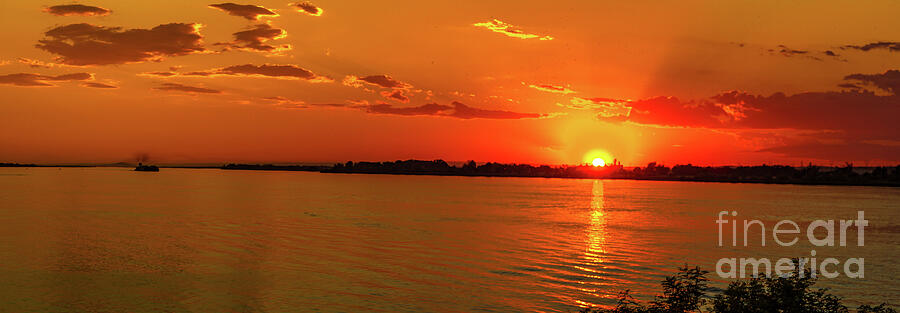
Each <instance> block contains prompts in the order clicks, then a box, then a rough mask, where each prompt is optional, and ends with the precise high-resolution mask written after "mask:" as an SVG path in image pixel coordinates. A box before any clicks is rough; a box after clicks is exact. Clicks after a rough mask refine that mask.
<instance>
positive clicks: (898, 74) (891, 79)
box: [844, 70, 900, 95]
mask: <svg viewBox="0 0 900 313" xmlns="http://www.w3.org/2000/svg"><path fill="white" fill-rule="evenodd" d="M844 79H845V80H855V81H858V82H860V83H863V84H871V85H874V86H875V87H878V88H880V89H882V90H884V91H887V92H890V93H893V94H894V95H898V94H900V71H898V70H889V71H887V72H884V74H851V75H847V76H846V77H844Z"/></svg>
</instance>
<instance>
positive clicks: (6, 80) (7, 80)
mask: <svg viewBox="0 0 900 313" xmlns="http://www.w3.org/2000/svg"><path fill="white" fill-rule="evenodd" d="M93 78H94V76H93V75H92V74H90V73H72V74H65V75H57V76H49V75H41V74H33V73H15V74H7V75H0V84H5V85H14V86H22V87H52V86H55V85H53V84H51V83H49V82H62V81H85V80H91V79H93Z"/></svg>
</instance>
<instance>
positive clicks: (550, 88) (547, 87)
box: [522, 82, 575, 95]
mask: <svg viewBox="0 0 900 313" xmlns="http://www.w3.org/2000/svg"><path fill="white" fill-rule="evenodd" d="M522 84H523V85H525V82H522ZM528 87H531V88H534V89H537V90H540V91H544V92H551V93H559V94H564V95H567V94H570V93H575V91H574V90H571V89H569V88H566V87H564V86H557V85H551V84H540V85H528Z"/></svg>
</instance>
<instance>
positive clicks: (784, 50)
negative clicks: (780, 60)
mask: <svg viewBox="0 0 900 313" xmlns="http://www.w3.org/2000/svg"><path fill="white" fill-rule="evenodd" d="M769 52H770V53H778V54H781V55H783V56H786V57H789V58H790V57H795V56H802V57H806V58H810V59H813V60H816V61H822V59H821V58H819V57H817V56H814V55H812V53H810V52H809V51H806V50H796V49H791V48H788V47H786V46H785V45H778V48H777V49H769Z"/></svg>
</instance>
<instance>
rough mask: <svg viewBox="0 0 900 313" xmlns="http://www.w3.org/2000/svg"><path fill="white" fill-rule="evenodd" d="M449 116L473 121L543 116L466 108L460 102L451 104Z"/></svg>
mask: <svg viewBox="0 0 900 313" xmlns="http://www.w3.org/2000/svg"><path fill="white" fill-rule="evenodd" d="M449 116H452V117H456V118H462V119H473V118H488V119H522V118H540V117H544V115H543V114H537V113H517V112H511V111H502V110H486V109H479V108H473V107H470V106H467V105H465V104H462V103H460V102H456V101H454V102H453V113H452V114H450V115H449Z"/></svg>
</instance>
